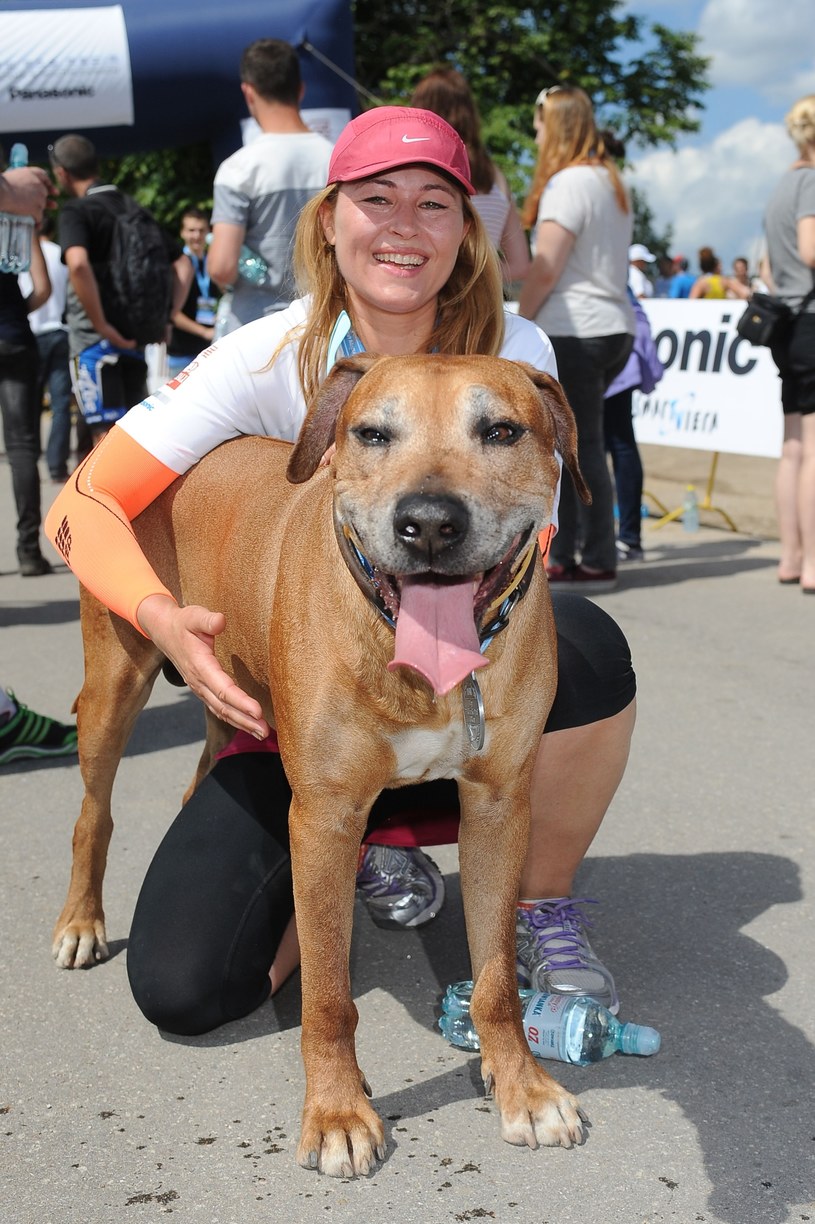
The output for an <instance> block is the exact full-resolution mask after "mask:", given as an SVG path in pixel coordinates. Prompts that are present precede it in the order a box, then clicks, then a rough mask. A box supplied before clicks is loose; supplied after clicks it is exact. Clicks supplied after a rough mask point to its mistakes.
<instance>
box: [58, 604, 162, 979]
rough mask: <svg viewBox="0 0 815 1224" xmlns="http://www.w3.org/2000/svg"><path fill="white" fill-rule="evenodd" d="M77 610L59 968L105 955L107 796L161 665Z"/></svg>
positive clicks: (141, 642) (113, 621)
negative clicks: (74, 809) (74, 804)
mask: <svg viewBox="0 0 815 1224" xmlns="http://www.w3.org/2000/svg"><path fill="white" fill-rule="evenodd" d="M80 603H81V619H82V631H83V638H84V643H85V680H84V683H83V685H82V690H81V692H80V694H79V696H78V697H77V699H76V702H75V703H74V708H75V710H76V714H77V732H78V738H79V768H80V771H81V773H82V780H83V782H84V784H85V795H84V798H83V800H82V810H81V812H80V814H79V819H78V820H77V822H76V825H75V827H74V837H73V864H72V868H71V883H70V886H69V889H68V896H67V899H66V901H65V905H64V907H63V910H62V913H61V914H60V916H59V919H58V921H57V924H56V927H55V928H54V939H53V947H52V951H53V955H54V958H55V960H56V962H57V964H58V965H59V966H60V968H62V969H76V968H81V967H85V966H88V965H93V964H95V963H96V962H97V961H100V960H105V959H106V958H107V956H108V946H107V937H106V933H105V915H104V911H103V908H102V882H103V879H104V875H105V866H106V863H107V852H108V846H109V844H110V838H111V834H112V832H113V820H112V817H111V811H110V801H111V792H112V790H113V782H114V779H115V777H116V770H117V769H118V766H119V761H120V759H121V756H122V753H123V752H124V749H125V746H126V744H127V741H128V739H129V738H130V734H131V732H132V730H133V727H134V725H135V722H136V719H137V718H138V716H139V714H140V712H141V710H142V709H143V708H144V705H145V704H146V702H147V699H148V697H149V695H150V690H151V688H152V686H153V681H154V680H155V678H156V676H157V675H158V672H159V669H160V667H161V663H162V655H161V653H160V652H159V651H158V650H157V649H156V647H155V646H154V645H153V643H152V642H151V641H149V640H148V639H147V638H144V637H142V636H141V634H140V633H138V632H137V631H136V630H135V629H134V628H133V627H132V626H131V625H129V624H128V623H127V622H126V621H123V620H121V619H120V618H119V617H117V616H114V615H113V614H112V613H110V612H108V611H107V609H106V608H104V607H103V606H102V604H100V603H99V602H98V601H97V600H96V599H94V598H93V596H91V595H89V594H88V592H87V591H85V590H84V589H83V590H82V592H81V600H80Z"/></svg>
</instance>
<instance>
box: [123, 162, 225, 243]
mask: <svg viewBox="0 0 815 1224" xmlns="http://www.w3.org/2000/svg"><path fill="white" fill-rule="evenodd" d="M101 171H102V180H103V181H104V182H106V183H115V185H116V186H117V187H121V189H122V191H126V192H127V193H128V195H131V196H133V198H134V199H135V200H138V202H139V203H140V204H142V205H143V206H144V207H145V208H148V209H149V210H150V212H151V213H152V214H153V216H154V217H155V218H156V220H157V221H158V222H159V223H160V224H161V225H164V226H166V227H167V228H168V229H169V230H171V231H173V232H174V231H176V230H177V228H178V225H179V223H180V221H181V214H182V213H183V212H184V209H185V208H203V209H204V210H205V211H207V212H208V211H210V210H211V208H212V180H213V177H214V174H215V167H214V165H213V162H212V152H211V150H210V147H209V145H208V144H205V143H201V144H195V145H188V146H186V147H184V148H180V149H154V150H152V151H151V152H149V153H127V154H125V156H124V157H115V158H114V157H108V158H104V159H103V160H102V166H101Z"/></svg>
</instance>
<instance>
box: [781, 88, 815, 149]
mask: <svg viewBox="0 0 815 1224" xmlns="http://www.w3.org/2000/svg"><path fill="white" fill-rule="evenodd" d="M785 122H786V125H787V131H788V132H789V134H790V136H791V137H792V139H793V140H794V141H795V143H796V145H797V146H798V148H799V149H801V150H803V149H805V148H806V147H807V145H815V94H807V96H806V97H805V98H799V99H798V101H797V102H796V103H795V104H794V105H793V106H792V108H791V109H790V111H789V113H788V115H787V116H786V119H785Z"/></svg>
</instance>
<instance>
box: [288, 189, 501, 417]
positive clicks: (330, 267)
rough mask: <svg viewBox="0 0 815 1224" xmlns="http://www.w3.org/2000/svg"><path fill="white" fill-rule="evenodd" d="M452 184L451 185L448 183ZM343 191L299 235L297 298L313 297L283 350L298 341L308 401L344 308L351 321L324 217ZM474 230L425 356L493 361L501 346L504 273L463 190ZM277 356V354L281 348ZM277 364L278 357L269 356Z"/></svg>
mask: <svg viewBox="0 0 815 1224" xmlns="http://www.w3.org/2000/svg"><path fill="white" fill-rule="evenodd" d="M451 181H452V180H451ZM337 193H338V187H337V184H336V183H335V184H332V185H331V186H329V187H324V188H323V190H322V191H319V192H318V193H317V195H316V196H313V197H312V199H311V200H309V201H308V203H307V204H306V205H305V207H304V208H303V210H302V212H301V213H300V217H299V219H298V222H297V229H296V231H295V235H294V273H295V277H296V279H297V289H298V293H299V294H300V295H303V296H305V295H307V294H308V295H310V297H311V302H310V304H309V311H308V318H307V319H306V322H305V323H304V324H302V325H301V327H299V328H298V329H296V332H293V333H290V334H289V335H288V336H286V337H285V339H284V340H283V343H282V344H281V346H280V347H281V348H283V347H284V346H285V345H286V344H288V343H290V342H291V341H292V340H294V339H296V340H297V341H298V344H299V352H298V358H297V364H298V371H299V375H300V384H301V386H302V388H303V393H304V395H305V397H306V401H308V400H310V399H311V397H312V396H313V395H314V393H315V392H316V390H317V388H318V387H319V385H320V383H321V382H322V381H323V379H324V378H325V374H326V368H325V367H326V360H327V358H328V344H329V340H330V337H331V329H332V328H333V326H334V323H335V322H336V319H337V316H338V315H339V313H340V312H341V311H342V310H346V311H347V312H348V314H349V316H350V318H351V322H352V324H353V322H354V314H353V310H352V308H351V305H350V303H349V300H348V294H347V291H346V287H345V282H344V280H343V278H342V276H341V275H340V270H339V268H338V266H337V259H336V255H335V253H334V248H333V246H332V245H331V243H329V242H328V240H327V239H326V236H325V233H324V231H323V225H322V221H321V219H320V210H321V209H322V208H323V206H324V205H327V206H328V207H329V208H333V207H334V206H335V204H336V200H337ZM461 200H462V202H463V208H464V217H465V220H467V221H469V223H470V224H469V228H468V231H467V233H466V235H465V236H464V239H463V241H462V243H461V246H460V248H459V252H458V257H457V259H456V263H455V266H454V268H453V271H452V273H451V274H450V279H449V280H448V281H447V284H446V285H445V286H444V288H443V289H442V290H441V291H440V293H439V308H438V314H437V317H436V326H435V327H434V329H433V334H432V335H431V337H430V339H429V340H428V343H427V352H434V351H438V352H440V353H450V354H457V355H462V354H466V353H481V354H484V355H485V356H491V357H492V356H496V355H497V354H498V353H499V352H500V350H501V345H502V344H503V340H504V309H503V290H502V284H503V282H502V276H501V267H500V264H499V263H498V257H497V255H496V253H495V248H494V247H493V244H492V243H491V242H490V239H489V237H488V235H487V232H486V230H485V229H484V226H483V224H482V222H481V219H480V217H479V216H478V213H477V212H476V211H475V209H474V208H473V207H472V205H471V204H470V201H469V197H467V196H466V195H465V194H464V193H463V192H461ZM278 351H279V350H278ZM272 360H274V357H273V358H272Z"/></svg>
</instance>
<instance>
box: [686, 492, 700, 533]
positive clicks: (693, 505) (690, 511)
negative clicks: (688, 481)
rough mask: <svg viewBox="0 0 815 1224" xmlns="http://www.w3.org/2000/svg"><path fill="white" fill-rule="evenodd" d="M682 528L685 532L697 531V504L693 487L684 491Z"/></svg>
mask: <svg viewBox="0 0 815 1224" xmlns="http://www.w3.org/2000/svg"><path fill="white" fill-rule="evenodd" d="M682 526H683V527H684V529H685V531H698V530H699V502H698V499H697V497H696V490H695V489H694V487H693V485H688V487H687V489H686V490H685V500H684V501H683V502H682Z"/></svg>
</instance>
